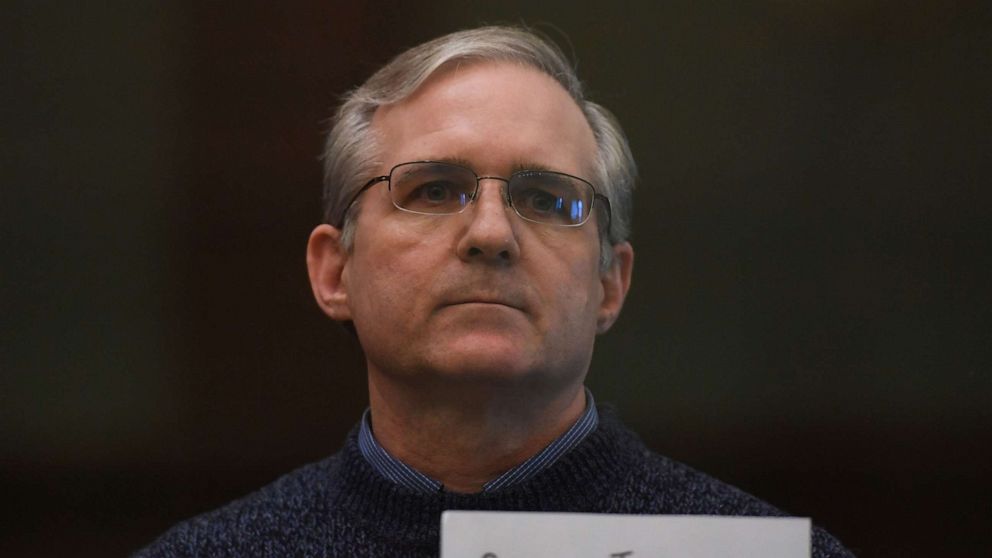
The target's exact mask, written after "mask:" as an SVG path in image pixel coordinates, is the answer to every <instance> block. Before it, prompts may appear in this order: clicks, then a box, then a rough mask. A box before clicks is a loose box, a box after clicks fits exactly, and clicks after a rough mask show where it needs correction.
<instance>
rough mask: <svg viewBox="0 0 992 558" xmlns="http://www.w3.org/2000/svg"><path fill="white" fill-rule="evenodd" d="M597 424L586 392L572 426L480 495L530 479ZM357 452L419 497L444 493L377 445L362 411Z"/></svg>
mask: <svg viewBox="0 0 992 558" xmlns="http://www.w3.org/2000/svg"><path fill="white" fill-rule="evenodd" d="M598 424H599V413H598V412H597V411H596V403H595V400H594V399H593V397H592V392H590V391H589V389H588V388H586V408H585V410H584V411H583V412H582V415H580V416H579V418H578V419H577V420H576V421H575V422H574V423H573V424H572V426H570V427H569V428H568V430H566V431H565V432H564V433H563V434H562V435H561V436H559V437H557V438H556V439H555V440H553V441H552V442H551V443H550V444H548V445H547V446H546V447H544V449H542V450H541V451H539V452H537V453H536V454H534V455H532V456H531V457H530V458H528V459H527V460H525V461H524V462H523V463H520V464H519V465H517V466H515V467H513V468H512V469H510V470H508V471H506V472H504V473H503V474H501V475H499V476H498V477H496V478H494V479H492V480H490V481H489V482H487V483H486V484H485V485H483V487H482V492H483V493H487V492H492V491H495V490H500V489H503V488H508V487H511V486H514V485H516V484H519V483H522V482H525V481H527V480H529V479H531V478H532V477H533V476H534V475H536V474H538V473H540V472H541V471H543V470H544V469H547V468H548V467H550V466H551V465H553V464H554V463H555V462H557V461H558V460H559V459H560V458H561V457H562V456H563V455H565V454H566V453H568V452H569V451H570V450H571V449H572V448H574V447H575V446H577V445H579V444H580V443H581V442H582V441H583V440H585V439H586V437H587V436H588V435H589V434H590V433H591V432H592V431H593V430H595V429H596V426H597V425H598ZM358 448H359V450H360V451H361V454H362V457H364V458H365V460H366V461H367V462H368V464H369V465H370V466H371V467H372V468H373V469H374V470H375V471H376V472H378V473H379V474H380V475H382V476H383V477H385V478H387V479H389V480H390V481H392V482H394V483H396V484H398V485H400V486H403V487H405V488H407V489H409V490H412V491H414V492H417V493H420V494H431V493H437V492H442V491H444V485H443V484H441V482H440V481H438V480H436V479H433V478H431V477H429V476H427V475H425V474H423V473H421V472H420V471H418V470H416V469H414V468H413V467H411V466H409V465H407V464H406V463H404V462H403V461H402V460H400V459H397V458H396V457H394V456H393V455H391V454H390V453H389V452H388V451H386V449H385V448H383V447H382V446H381V445H379V443H378V441H376V439H375V435H374V434H373V431H372V413H371V410H370V409H365V413H364V414H363V415H362V422H361V424H360V426H359V431H358Z"/></svg>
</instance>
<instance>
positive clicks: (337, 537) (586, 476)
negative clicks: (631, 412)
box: [135, 407, 852, 558]
mask: <svg viewBox="0 0 992 558" xmlns="http://www.w3.org/2000/svg"><path fill="white" fill-rule="evenodd" d="M599 412H600V424H599V427H598V428H597V429H596V431H595V432H593V433H592V434H590V435H589V436H588V437H587V438H586V439H585V440H584V441H583V442H582V443H581V444H580V445H579V446H577V447H576V448H575V449H573V450H572V451H571V452H569V453H568V454H566V455H564V456H563V457H562V458H561V459H560V460H559V461H558V462H557V463H555V464H554V465H552V466H551V467H549V468H547V469H545V470H544V471H541V472H540V473H539V474H537V475H536V476H534V477H533V478H531V479H530V480H528V481H526V482H524V483H521V484H518V485H514V486H511V487H509V488H506V489H503V490H498V491H495V492H490V493H480V494H469V495H466V494H454V493H448V492H439V493H437V494H427V495H425V494H418V493H415V492H413V491H411V490H408V489H406V488H403V487H402V486H400V485H398V484H395V483H393V482H391V481H389V480H387V479H385V478H383V477H382V476H381V475H379V474H378V473H377V472H376V471H375V470H374V469H373V468H372V467H371V466H370V465H369V464H368V462H367V461H366V460H365V458H364V457H362V454H361V453H360V451H359V449H358V442H357V431H358V429H357V427H356V428H355V429H354V430H352V432H351V434H349V436H348V438H347V440H346V442H345V445H344V447H343V448H342V449H341V451H340V452H338V453H337V454H335V455H333V456H331V457H329V458H327V459H325V460H323V461H319V462H317V463H313V464H310V465H307V466H305V467H303V468H301V469H298V470H296V471H294V472H292V473H289V474H288V475H285V476H283V477H282V478H280V479H278V480H276V481H275V482H274V483H272V484H270V485H269V486H266V487H265V488H262V489H261V490H259V491H257V492H255V493H253V494H250V495H248V496H246V497H244V498H242V499H240V500H236V501H234V502H232V503H230V504H228V505H226V506H224V507H222V508H220V509H218V510H215V511H212V512H209V513H206V514H203V515H201V516H198V517H195V518H193V519H190V520H188V521H185V522H183V523H180V524H179V525H176V526H175V527H173V528H172V529H171V530H169V531H168V532H166V533H165V534H164V535H162V536H161V537H160V538H159V539H158V540H157V541H155V542H154V543H152V544H151V545H150V546H148V547H147V548H145V549H143V550H140V551H139V552H138V553H137V554H136V555H135V556H136V557H137V558H158V557H173V556H197V557H208V556H209V557H220V556H230V557H234V556H273V557H275V556H314V557H328V558H330V557H351V556H369V557H379V556H381V557H391V558H392V557H432V556H437V555H438V552H439V543H440V515H441V512H442V511H444V510H504V511H569V512H589V513H622V514H680V515H681V514H702V515H761V516H781V515H784V514H783V513H782V512H781V511H779V510H777V509H776V508H774V507H772V506H770V505H768V504H766V503H764V502H762V501H761V500H758V499H757V498H754V497H753V496H750V495H748V494H745V493H744V492H742V491H740V490H738V489H737V488H734V487H732V486H730V485H727V484H724V483H721V482H719V481H717V480H715V479H712V478H710V477H708V476H706V475H704V474H702V473H699V472H697V471H695V470H693V469H691V468H689V467H687V466H685V465H683V464H681V463H678V462H676V461H673V460H671V459H668V458H666V457H663V456H660V455H658V454H655V453H653V452H651V451H650V450H648V449H647V447H646V446H645V445H644V444H643V443H642V442H641V441H640V439H639V438H638V437H637V436H636V435H635V434H633V433H632V432H630V431H629V430H627V429H626V428H625V427H624V426H623V425H622V424H621V423H620V421H619V420H618V419H617V418H616V415H615V413H614V412H613V411H612V410H610V409H608V408H603V407H600V408H599ZM845 556H852V554H851V553H850V552H849V551H848V550H846V549H845V548H844V547H843V546H842V545H841V544H840V543H839V542H838V541H837V540H836V539H834V538H833V537H831V536H830V535H829V534H827V533H826V532H825V531H823V530H822V529H819V528H816V527H814V529H813V558H827V557H845Z"/></svg>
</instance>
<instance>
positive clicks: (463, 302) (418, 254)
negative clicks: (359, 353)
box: [311, 62, 630, 384]
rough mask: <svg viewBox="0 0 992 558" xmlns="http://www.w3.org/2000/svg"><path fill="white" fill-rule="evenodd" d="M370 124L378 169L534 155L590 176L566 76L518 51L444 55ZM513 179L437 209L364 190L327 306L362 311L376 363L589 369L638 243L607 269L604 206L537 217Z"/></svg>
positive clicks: (395, 368)
mask: <svg viewBox="0 0 992 558" xmlns="http://www.w3.org/2000/svg"><path fill="white" fill-rule="evenodd" d="M373 130H374V132H375V134H376V136H377V138H378V142H379V147H380V153H381V167H380V168H379V174H388V173H389V170H390V168H392V167H393V166H394V165H396V164H399V163H405V162H410V161H421V160H434V161H438V160H441V161H456V162H459V163H461V164H463V165H465V166H468V167H470V168H472V169H473V170H474V171H475V172H476V174H478V175H479V176H500V177H509V176H510V175H511V174H512V173H513V172H514V171H516V170H521V169H524V168H526V169H543V170H554V171H560V172H564V173H568V174H572V175H576V176H581V177H585V178H587V179H588V178H591V172H590V170H591V169H592V166H593V163H592V162H593V160H594V157H595V153H596V145H595V141H594V139H593V135H592V131H591V129H590V128H589V125H588V124H587V122H586V120H585V118H584V116H583V115H582V112H581V111H580V109H579V107H578V106H577V105H576V104H575V102H574V101H573V100H572V99H571V97H569V95H568V94H567V93H566V92H565V90H564V89H562V88H561V86H559V85H558V83H557V82H555V81H554V80H553V79H551V78H550V77H548V76H547V75H545V74H543V73H540V72H538V71H536V70H534V69H531V68H528V67H524V66H521V65H516V64H509V63H492V62H481V63H462V64H460V65H457V66H452V67H449V68H446V69H442V70H441V71H439V72H437V73H436V74H435V75H434V76H432V77H431V78H430V79H429V80H428V81H427V82H426V83H425V84H424V85H423V86H422V87H421V88H420V89H419V90H418V91H417V92H416V93H415V94H414V95H412V96H411V97H409V98H408V99H406V100H404V101H402V102H400V103H396V104H394V105H389V106H386V107H382V108H380V109H379V110H378V112H377V113H376V115H375V118H374V119H373ZM505 186H506V185H505V183H504V182H500V181H495V180H483V181H482V182H481V186H480V191H479V195H478V198H477V199H476V201H474V202H473V203H471V204H470V205H469V206H468V207H467V208H466V209H465V211H464V212H462V213H460V214H455V215H441V216H437V215H420V214H414V213H408V212H404V211H400V210H398V209H396V208H395V207H394V206H393V205H392V203H391V201H390V198H389V193H388V190H387V185H386V184H385V183H382V184H380V185H376V186H375V187H373V188H371V189H369V190H367V191H366V192H365V193H364V194H362V199H361V205H360V209H359V211H358V214H357V217H356V219H357V222H356V230H355V237H354V246H353V248H352V250H351V252H350V253H348V254H344V253H340V252H339V257H340V258H341V259H342V261H341V266H340V283H339V284H338V285H336V288H337V291H336V292H337V294H338V295H339V296H338V298H337V299H336V300H338V303H337V304H335V305H333V306H334V308H333V309H329V308H328V307H327V306H326V305H324V304H322V306H325V311H328V314H330V315H331V316H332V317H334V318H336V319H351V320H352V321H353V322H354V324H355V328H356V329H357V331H358V336H359V339H360V340H361V343H362V347H363V349H364V351H365V354H366V357H367V359H368V364H369V372H370V374H373V375H374V374H388V375H391V376H394V377H397V378H399V377H403V376H415V377H417V378H418V379H419V378H423V379H426V378H430V377H433V378H435V379H438V378H444V379H446V380H452V379H458V378H461V379H465V380H469V379H473V378H475V379H487V380H490V381H513V380H521V381H539V382H544V381H550V382H552V383H555V384H562V383H567V384H574V383H576V382H579V383H581V381H582V379H583V378H584V376H585V373H586V370H587V369H588V366H589V360H590V358H591V355H592V346H593V341H594V338H595V335H596V333H597V331H605V329H607V328H608V327H609V326H610V325H611V324H612V322H613V320H614V319H615V317H616V315H617V313H618V312H619V309H620V305H621V304H622V301H623V294H625V292H626V281H627V277H629V264H630V256H629V254H621V255H622V256H624V255H625V257H621V258H619V259H620V260H621V263H619V264H617V265H615V266H614V268H613V269H612V270H611V271H609V272H607V273H605V274H601V273H600V270H599V247H600V244H599V238H598V230H597V223H596V222H595V219H596V218H597V217H596V215H595V214H594V216H593V217H592V218H591V219H590V221H589V222H587V223H586V224H585V225H583V226H581V227H556V226H551V225H545V224H538V223H532V222H528V221H525V220H523V219H521V218H520V217H518V216H517V215H516V214H515V213H514V212H513V209H512V208H510V207H508V206H507V205H506V203H505V201H504V197H503V194H502V189H503V188H505ZM323 227H327V226H326V225H324V226H323ZM318 230H320V228H318ZM315 236H317V231H315ZM311 243H313V239H312V240H311ZM620 250H621V251H624V250H626V251H627V252H629V245H626V244H624V245H622V246H621V247H620ZM622 262H626V263H625V264H624V263H622ZM622 265H626V266H627V268H626V270H625V271H624V272H623V274H621V273H620V272H619V271H618V270H617V267H618V266H622ZM311 277H312V278H313V270H311ZM621 283H622V284H621ZM315 291H319V289H318V287H317V285H315ZM317 296H318V301H320V300H321V294H320V293H319V292H318V293H317Z"/></svg>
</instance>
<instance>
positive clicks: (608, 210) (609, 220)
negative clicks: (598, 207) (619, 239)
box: [595, 193, 613, 236]
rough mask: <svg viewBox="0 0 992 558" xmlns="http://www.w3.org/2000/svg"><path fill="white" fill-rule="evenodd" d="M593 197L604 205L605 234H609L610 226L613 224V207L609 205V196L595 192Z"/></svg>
mask: <svg viewBox="0 0 992 558" xmlns="http://www.w3.org/2000/svg"><path fill="white" fill-rule="evenodd" d="M595 199H597V200H601V201H602V202H603V204H604V205H605V206H606V234H607V236H609V234H610V226H611V225H612V224H613V207H612V206H611V205H610V198H608V197H606V196H604V195H603V194H599V193H597V194H596V195H595Z"/></svg>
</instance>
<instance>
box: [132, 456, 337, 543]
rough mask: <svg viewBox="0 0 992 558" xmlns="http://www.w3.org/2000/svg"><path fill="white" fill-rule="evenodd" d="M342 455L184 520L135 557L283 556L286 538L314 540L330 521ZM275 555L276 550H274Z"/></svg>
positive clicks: (295, 472)
mask: <svg viewBox="0 0 992 558" xmlns="http://www.w3.org/2000/svg"><path fill="white" fill-rule="evenodd" d="M338 461H339V457H338V455H333V456H331V457H328V458H326V459H324V460H322V461H318V462H316V463H311V464H309V465H305V466H303V467H301V468H299V469H297V470H295V471H292V472H290V473H287V474H285V475H283V476H281V477H279V478H278V479H276V480H275V481H273V482H272V483H270V484H269V485H267V486H264V487H262V488H260V489H259V490H256V491H255V492H252V493H250V494H248V495H246V496H244V497H242V498H239V499H237V500H234V501H232V502H230V503H228V504H226V505H224V506H222V507H220V508H217V509H215V510H212V511H209V512H206V513H203V514H200V515H198V516H196V517H193V518H191V519H188V520H185V521H182V522H180V523H178V524H176V525H175V526H173V527H172V528H170V529H169V530H168V531H166V532H165V533H164V534H162V535H161V536H160V537H159V538H158V539H156V540H155V541H154V542H152V543H151V544H150V545H148V546H147V547H145V548H143V549H141V550H139V551H138V552H137V553H136V554H134V557H135V558H157V557H165V556H170V557H172V556H262V555H274V554H278V549H279V548H278V547H279V544H280V541H282V540H293V539H294V538H296V540H297V541H298V540H299V539H298V537H303V538H304V539H308V538H313V537H314V534H315V530H314V529H315V528H317V529H318V531H319V526H320V525H321V524H324V525H326V526H327V527H330V525H328V524H327V522H326V521H325V520H326V519H327V517H328V515H329V511H330V510H329V506H330V505H331V504H330V502H331V499H332V496H333V490H334V487H333V486H332V485H331V484H330V482H329V479H331V478H332V470H333V469H334V468H335V467H336V466H337V462H338ZM273 551H276V552H273Z"/></svg>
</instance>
